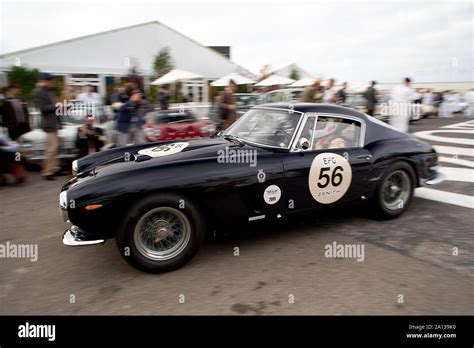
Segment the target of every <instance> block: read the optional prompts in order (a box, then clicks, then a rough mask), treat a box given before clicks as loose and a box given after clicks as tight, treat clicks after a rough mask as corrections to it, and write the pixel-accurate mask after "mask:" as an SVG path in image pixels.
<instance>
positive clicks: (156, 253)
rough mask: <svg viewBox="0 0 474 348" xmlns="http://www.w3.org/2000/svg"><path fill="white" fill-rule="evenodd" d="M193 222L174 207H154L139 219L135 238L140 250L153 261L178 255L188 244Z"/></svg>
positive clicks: (134, 234)
mask: <svg viewBox="0 0 474 348" xmlns="http://www.w3.org/2000/svg"><path fill="white" fill-rule="evenodd" d="M190 237H191V224H190V222H189V219H188V218H187V217H186V215H185V214H184V213H183V212H181V211H179V210H178V209H175V208H172V207H159V208H154V209H152V210H150V211H148V212H147V213H146V214H144V215H143V216H142V217H141V218H140V220H138V222H137V224H136V226H135V229H134V231H133V240H134V243H135V246H136V248H137V250H138V252H139V253H140V254H141V255H143V256H144V257H146V258H148V259H150V260H153V261H164V260H169V259H172V258H174V257H176V256H178V255H179V254H180V253H181V252H182V251H183V250H184V249H185V248H186V246H187V245H188V243H189V240H190Z"/></svg>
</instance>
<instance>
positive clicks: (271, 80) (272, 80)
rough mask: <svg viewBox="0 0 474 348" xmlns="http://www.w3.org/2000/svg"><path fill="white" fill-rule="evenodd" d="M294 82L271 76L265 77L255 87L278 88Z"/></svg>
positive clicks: (285, 78)
mask: <svg viewBox="0 0 474 348" xmlns="http://www.w3.org/2000/svg"><path fill="white" fill-rule="evenodd" d="M293 82H295V80H293V79H289V78H287V77H284V76H278V75H272V76H270V77H267V78H266V79H265V80H262V81H260V82H259V83H257V84H255V86H260V87H268V86H279V85H289V84H290V83H293Z"/></svg>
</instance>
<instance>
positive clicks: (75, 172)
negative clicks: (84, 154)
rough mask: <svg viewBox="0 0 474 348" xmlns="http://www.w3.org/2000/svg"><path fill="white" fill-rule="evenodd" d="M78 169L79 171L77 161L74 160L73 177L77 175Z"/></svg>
mask: <svg viewBox="0 0 474 348" xmlns="http://www.w3.org/2000/svg"><path fill="white" fill-rule="evenodd" d="M77 169H78V165H77V160H74V161H72V174H73V175H76V174H77Z"/></svg>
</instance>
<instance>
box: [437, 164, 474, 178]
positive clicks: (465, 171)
mask: <svg viewBox="0 0 474 348" xmlns="http://www.w3.org/2000/svg"><path fill="white" fill-rule="evenodd" d="M439 171H440V172H441V173H443V174H444V175H445V176H446V180H449V181H463V182H474V169H469V168H453V167H440V168H439Z"/></svg>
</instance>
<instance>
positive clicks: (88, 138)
mask: <svg viewBox="0 0 474 348" xmlns="http://www.w3.org/2000/svg"><path fill="white" fill-rule="evenodd" d="M104 144H105V138H104V132H103V130H102V129H101V128H99V127H94V117H93V116H91V115H87V116H86V118H85V122H84V124H83V125H82V126H81V127H79V129H78V130H77V137H76V147H77V148H78V149H79V157H78V158H81V157H84V156H87V155H91V154H93V153H96V152H99V151H100V149H101V147H102V146H104Z"/></svg>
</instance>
